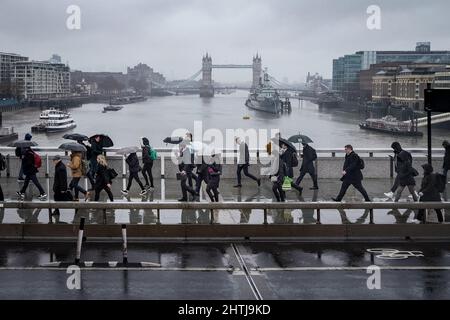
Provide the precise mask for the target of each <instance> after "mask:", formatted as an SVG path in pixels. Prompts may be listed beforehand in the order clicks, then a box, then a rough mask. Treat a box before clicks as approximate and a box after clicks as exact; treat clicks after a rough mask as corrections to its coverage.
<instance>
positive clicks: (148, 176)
mask: <svg viewBox="0 0 450 320" xmlns="http://www.w3.org/2000/svg"><path fill="white" fill-rule="evenodd" d="M157 157H158V154H157V153H156V150H154V149H153V148H152V147H150V141H149V140H148V139H147V138H145V137H144V138H142V163H143V164H144V166H143V168H142V175H143V176H144V179H145V188H146V189H147V190H149V189H152V190H153V189H154V188H155V186H154V185H153V173H152V169H153V161H155V160H156V159H157ZM149 180H150V184H149Z"/></svg>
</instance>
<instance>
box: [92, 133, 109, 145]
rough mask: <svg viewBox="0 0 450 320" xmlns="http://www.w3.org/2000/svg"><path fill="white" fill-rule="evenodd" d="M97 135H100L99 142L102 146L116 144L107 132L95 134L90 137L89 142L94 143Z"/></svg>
mask: <svg viewBox="0 0 450 320" xmlns="http://www.w3.org/2000/svg"><path fill="white" fill-rule="evenodd" d="M95 137H100V141H99V144H100V146H101V147H102V148H110V147H112V146H114V143H113V141H112V140H111V138H110V137H109V136H107V135H106V134H94V135H93V136H92V137H90V138H89V143H91V144H92V141H93V140H94V138H95Z"/></svg>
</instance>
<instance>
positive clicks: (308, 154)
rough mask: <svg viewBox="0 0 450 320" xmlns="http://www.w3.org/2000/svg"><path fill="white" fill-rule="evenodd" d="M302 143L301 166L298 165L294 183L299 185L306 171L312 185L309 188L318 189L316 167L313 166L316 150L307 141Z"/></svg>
mask: <svg viewBox="0 0 450 320" xmlns="http://www.w3.org/2000/svg"><path fill="white" fill-rule="evenodd" d="M302 145H303V154H302V158H303V161H302V166H301V167H300V175H299V177H298V178H297V180H296V181H295V184H296V185H298V186H300V184H301V183H302V180H303V178H304V177H305V175H306V174H307V173H308V174H309V176H310V177H311V179H312V181H313V186H312V188H310V190H318V189H319V186H318V184H317V175H316V168H315V167H314V161H316V159H317V152H316V150H315V149H314V148H313V147H311V146H310V145H309V144H307V143H302Z"/></svg>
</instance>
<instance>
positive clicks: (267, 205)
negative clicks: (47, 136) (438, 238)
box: [0, 201, 450, 224]
mask: <svg viewBox="0 0 450 320" xmlns="http://www.w3.org/2000/svg"><path fill="white" fill-rule="evenodd" d="M0 208H6V209H7V208H15V209H48V210H49V222H50V223H52V215H51V213H52V209H73V210H89V209H93V210H103V211H104V213H105V214H106V210H108V209H112V210H120V209H122V210H139V209H144V210H156V212H157V224H160V222H161V220H160V215H161V210H185V209H191V210H209V211H210V223H211V224H213V223H215V221H214V210H263V218H264V220H263V221H264V222H263V224H268V222H267V216H268V212H269V210H277V209H285V210H303V209H310V210H315V214H316V221H317V222H316V224H321V214H322V212H321V210H326V209H335V210H345V209H352V210H353V209H362V210H369V224H374V223H375V222H374V211H375V210H380V209H384V210H386V209H390V210H399V209H410V210H418V209H425V212H427V210H429V209H444V210H447V211H449V210H450V202H339V203H336V202H281V203H280V202H181V203H180V202H167V201H154V202H54V201H48V202H33V201H7V202H3V203H0ZM328 214H330V213H328ZM425 221H426V217H425Z"/></svg>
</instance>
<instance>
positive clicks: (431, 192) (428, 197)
mask: <svg viewBox="0 0 450 320" xmlns="http://www.w3.org/2000/svg"><path fill="white" fill-rule="evenodd" d="M422 168H423V180H422V184H421V187H420V191H419V195H420V200H419V201H420V202H441V195H440V193H439V187H438V177H437V175H436V174H435V173H433V167H432V166H431V165H430V164H428V163H426V164H424V165H422ZM434 211H436V214H437V218H438V221H439V222H440V223H442V222H444V217H443V216H442V210H441V209H434ZM425 218H426V216H425V209H420V210H419V213H418V214H417V220H419V221H421V222H422V223H425V222H426V221H425Z"/></svg>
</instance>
